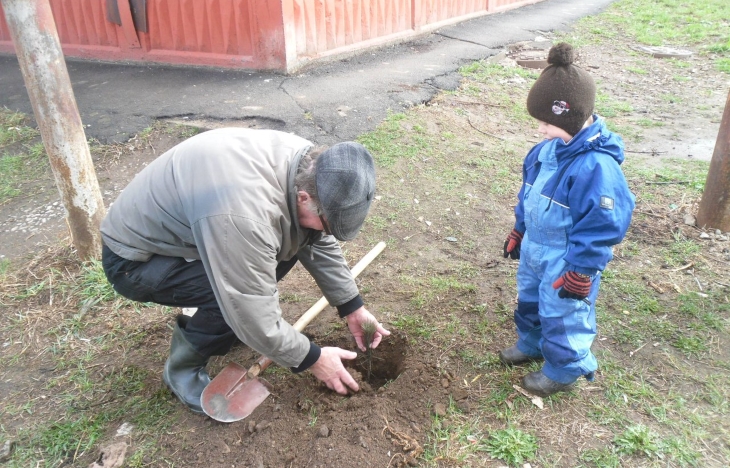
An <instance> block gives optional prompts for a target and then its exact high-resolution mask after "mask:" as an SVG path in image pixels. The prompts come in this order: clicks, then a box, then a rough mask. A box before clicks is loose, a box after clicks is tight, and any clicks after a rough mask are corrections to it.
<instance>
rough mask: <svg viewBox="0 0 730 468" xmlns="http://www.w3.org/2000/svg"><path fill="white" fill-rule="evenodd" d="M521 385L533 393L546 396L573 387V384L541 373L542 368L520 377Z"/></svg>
mask: <svg viewBox="0 0 730 468" xmlns="http://www.w3.org/2000/svg"><path fill="white" fill-rule="evenodd" d="M522 387H523V388H524V389H525V390H527V391H528V392H530V393H532V394H533V395H537V396H540V397H547V396H550V395H553V394H555V393H558V392H567V391H568V390H571V389H572V388H573V384H572V383H569V384H563V383H560V382H556V381H554V380H553V379H551V378H549V377H548V376H546V375H545V374H543V372H542V370H539V371H537V372H530V373H529V374H527V375H526V376H524V377H523V378H522Z"/></svg>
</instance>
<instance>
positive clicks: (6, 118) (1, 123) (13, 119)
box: [0, 107, 39, 150]
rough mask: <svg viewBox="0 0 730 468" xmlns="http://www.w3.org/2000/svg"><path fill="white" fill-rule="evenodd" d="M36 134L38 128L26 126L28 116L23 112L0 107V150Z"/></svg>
mask: <svg viewBox="0 0 730 468" xmlns="http://www.w3.org/2000/svg"><path fill="white" fill-rule="evenodd" d="M38 135H39V133H38V130H36V129H34V128H31V127H29V126H28V117H27V116H26V115H25V114H23V113H22V112H14V111H11V110H10V109H8V108H6V107H3V108H2V109H0V150H1V149H2V148H3V147H5V146H9V145H12V144H13V143H17V142H24V141H28V140H30V139H32V138H35V137H37V136H38Z"/></svg>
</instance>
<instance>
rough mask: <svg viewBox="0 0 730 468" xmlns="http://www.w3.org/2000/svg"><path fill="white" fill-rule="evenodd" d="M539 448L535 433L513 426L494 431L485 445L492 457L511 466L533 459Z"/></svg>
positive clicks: (485, 449)
mask: <svg viewBox="0 0 730 468" xmlns="http://www.w3.org/2000/svg"><path fill="white" fill-rule="evenodd" d="M537 448H538V446H537V438H536V437H535V436H534V435H532V434H529V433H527V432H523V431H521V430H519V429H516V428H513V427H510V428H507V429H502V430H499V431H494V432H492V433H491V434H490V435H489V439H488V440H487V442H486V444H484V447H483V449H484V451H486V452H487V453H488V454H489V455H490V456H491V457H492V458H496V459H499V460H503V461H505V462H506V463H507V464H509V465H511V466H515V465H521V464H522V463H523V462H526V461H530V460H532V459H533V458H534V457H535V454H536V453H537Z"/></svg>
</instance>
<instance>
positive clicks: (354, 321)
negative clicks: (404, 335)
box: [345, 306, 390, 351]
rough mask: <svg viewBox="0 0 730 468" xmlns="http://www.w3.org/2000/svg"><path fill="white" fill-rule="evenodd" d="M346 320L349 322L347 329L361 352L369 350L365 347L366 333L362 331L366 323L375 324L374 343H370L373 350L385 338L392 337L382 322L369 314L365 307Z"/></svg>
mask: <svg viewBox="0 0 730 468" xmlns="http://www.w3.org/2000/svg"><path fill="white" fill-rule="evenodd" d="M345 320H347V327H348V328H349V329H350V333H352V336H353V337H354V338H355V343H357V347H358V348H360V351H365V350H367V347H366V346H365V332H364V331H363V329H362V325H363V324H364V323H367V322H371V323H374V324H375V334H374V335H373V341H372V343H369V344H370V347H371V348H377V347H378V345H379V344H380V341H381V340H382V339H383V337H384V336H388V335H390V332H389V331H388V330H386V329H385V328H383V326H382V325H381V324H380V322H378V321H377V320H376V318H375V317H374V316H373V314H371V313H370V312H368V310H367V309H366V308H365V307H364V306H363V307H360V308H359V309H357V310H356V311H355V312H353V313H351V314H350V315H348V316H347V317H345Z"/></svg>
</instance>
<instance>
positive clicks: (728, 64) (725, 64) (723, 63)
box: [715, 58, 730, 73]
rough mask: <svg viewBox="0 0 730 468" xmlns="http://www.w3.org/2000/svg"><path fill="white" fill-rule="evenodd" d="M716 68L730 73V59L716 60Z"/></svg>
mask: <svg viewBox="0 0 730 468" xmlns="http://www.w3.org/2000/svg"><path fill="white" fill-rule="evenodd" d="M715 67H717V69H718V70H720V71H721V72H723V73H730V58H719V59H717V60H715Z"/></svg>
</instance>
